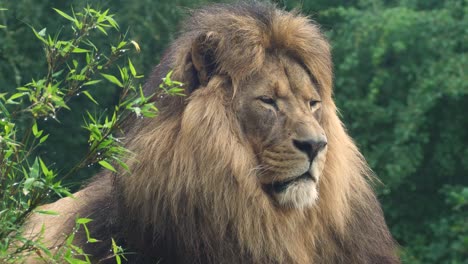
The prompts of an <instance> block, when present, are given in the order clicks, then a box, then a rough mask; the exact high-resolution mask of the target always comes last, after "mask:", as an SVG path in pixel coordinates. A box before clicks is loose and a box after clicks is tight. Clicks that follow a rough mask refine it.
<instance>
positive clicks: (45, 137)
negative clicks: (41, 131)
mask: <svg viewBox="0 0 468 264" xmlns="http://www.w3.org/2000/svg"><path fill="white" fill-rule="evenodd" d="M47 138H49V134H47V135H45V136H43V137H41V139H39V143H41V144H42V143H44V142H45V141H46V140H47Z"/></svg>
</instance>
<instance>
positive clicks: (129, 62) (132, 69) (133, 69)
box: [128, 58, 137, 77]
mask: <svg viewBox="0 0 468 264" xmlns="http://www.w3.org/2000/svg"><path fill="white" fill-rule="evenodd" d="M128 67H129V68H130V72H131V73H132V75H133V77H136V76H137V72H136V70H135V67H133V64H132V61H131V60H130V58H129V59H128Z"/></svg>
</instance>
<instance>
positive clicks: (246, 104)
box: [234, 55, 327, 208]
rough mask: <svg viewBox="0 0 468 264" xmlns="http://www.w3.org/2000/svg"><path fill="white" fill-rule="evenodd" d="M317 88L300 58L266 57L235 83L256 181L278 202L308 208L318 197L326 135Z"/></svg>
mask: <svg viewBox="0 0 468 264" xmlns="http://www.w3.org/2000/svg"><path fill="white" fill-rule="evenodd" d="M316 89H317V87H316V85H315V84H314V83H313V82H312V79H311V76H310V74H309V73H308V71H307V70H306V69H305V68H304V67H303V66H302V65H301V64H300V63H298V62H297V61H295V60H293V59H291V58H290V57H288V56H285V55H281V56H269V57H268V58H267V59H266V62H265V65H264V67H263V69H262V70H261V72H260V73H259V74H257V75H255V76H254V77H253V78H250V79H249V80H246V81H244V82H242V83H240V84H239V87H238V94H237V95H236V97H235V99H234V107H235V111H236V113H237V115H238V119H239V122H240V123H241V126H242V129H243V132H244V134H245V137H246V138H247V140H248V141H249V142H250V144H251V146H252V148H253V151H254V152H255V154H256V157H257V162H258V167H257V168H258V173H257V175H258V180H259V184H260V185H261V188H262V189H263V190H264V192H265V193H266V195H269V196H270V197H271V198H272V199H273V200H274V201H275V202H276V203H277V204H278V205H279V206H281V207H289V208H305V207H310V206H312V205H313V204H314V203H315V201H316V199H317V197H318V190H317V186H318V181H319V180H320V176H321V173H322V170H323V167H324V164H325V156H326V151H327V146H326V145H327V138H326V135H325V132H324V130H323V129H322V127H321V125H320V121H321V114H322V110H321V107H322V105H321V98H320V95H319V93H318V92H317V90H316Z"/></svg>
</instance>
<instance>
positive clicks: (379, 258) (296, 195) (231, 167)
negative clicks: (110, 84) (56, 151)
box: [26, 2, 400, 264]
mask: <svg viewBox="0 0 468 264" xmlns="http://www.w3.org/2000/svg"><path fill="white" fill-rule="evenodd" d="M171 69H172V70H173V74H172V78H173V79H176V80H179V81H181V82H183V83H184V91H185V94H186V96H185V97H177V96H167V95H164V94H159V95H157V96H156V97H155V99H154V100H155V103H156V105H157V106H158V108H159V111H160V112H159V115H158V117H156V118H152V119H137V118H135V119H134V120H131V121H129V123H130V125H129V126H130V127H129V129H128V133H127V135H126V138H127V139H126V143H125V145H126V147H127V148H128V149H129V150H130V151H131V153H132V155H130V157H129V158H128V160H127V164H128V166H129V168H130V170H129V172H128V173H126V172H121V173H111V172H104V173H102V174H100V175H98V176H96V177H95V178H94V180H93V181H92V182H91V183H90V184H89V185H88V186H87V187H86V188H85V189H83V190H81V191H79V192H77V193H76V194H75V195H74V196H75V198H74V199H72V198H64V199H61V200H59V201H57V202H55V203H53V204H49V205H45V206H44V207H43V208H42V209H44V210H55V211H59V212H61V214H60V216H40V215H33V216H31V217H30V219H29V221H28V223H27V225H26V231H27V232H30V233H31V234H37V233H38V230H39V229H40V227H41V226H42V225H44V226H45V234H44V239H43V241H45V243H46V244H47V245H48V246H50V247H51V248H52V247H57V246H60V245H61V243H63V239H64V238H63V237H64V234H67V233H69V232H71V231H72V230H73V227H74V219H75V218H76V217H78V216H80V217H89V218H92V219H94V221H93V222H91V223H89V224H88V227H89V230H90V233H91V235H92V236H93V237H96V238H98V239H100V240H101V242H100V243H93V244H89V243H86V239H85V236H84V235H81V236H80V235H79V234H80V232H78V234H77V237H76V238H75V244H77V245H78V246H81V247H82V248H84V249H85V252H87V253H89V254H90V257H91V259H92V261H93V262H95V263H104V262H106V263H113V259H112V256H111V254H110V252H109V249H110V248H111V245H110V239H111V238H113V239H115V240H116V241H117V243H118V244H120V245H122V246H123V247H125V248H126V249H127V251H128V252H131V253H132V254H129V255H128V256H127V258H128V261H129V262H130V263H156V262H157V263H300V264H302V263H369V264H370V263H400V260H399V257H398V254H397V250H398V247H397V245H396V243H395V241H394V240H393V239H392V236H391V234H390V232H389V230H388V227H387V225H386V223H385V220H384V217H383V213H382V210H381V208H380V205H379V203H378V201H377V199H376V197H375V194H374V193H373V191H372V188H371V187H370V182H372V179H373V176H372V172H371V170H370V169H369V168H368V165H367V164H366V162H365V159H364V158H363V156H362V155H361V154H360V152H359V150H358V148H357V147H356V145H355V144H354V143H353V141H352V139H351V138H350V137H349V136H348V134H347V133H346V130H345V128H344V125H343V124H342V122H341V121H340V119H339V117H338V115H337V108H336V105H335V103H334V101H333V97H332V62H331V55H330V46H329V44H328V42H327V40H326V39H325V37H324V36H323V34H322V33H321V31H320V29H319V26H318V25H317V24H315V23H314V22H313V21H311V20H310V19H309V18H307V17H305V16H302V15H301V14H299V13H298V12H287V11H284V10H280V9H278V8H276V7H275V6H274V5H273V4H268V3H258V2H250V3H239V4H218V5H212V6H209V7H206V8H203V9H200V10H196V11H193V12H192V13H191V16H190V18H189V19H188V21H187V22H186V24H185V29H184V31H183V32H182V33H181V35H180V37H179V38H178V39H177V40H175V41H174V43H173V44H172V45H171V46H170V47H169V49H168V51H167V52H166V54H165V55H164V58H163V60H162V61H161V63H160V64H159V65H158V66H157V67H156V68H155V70H154V71H153V73H152V74H151V76H150V78H149V80H148V81H147V83H146V84H145V86H144V90H145V92H146V93H147V94H152V93H154V91H155V90H156V87H158V86H159V84H160V83H161V79H162V77H163V76H165V74H166V73H167V72H168V71H170V70H171Z"/></svg>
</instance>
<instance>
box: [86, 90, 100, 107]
mask: <svg viewBox="0 0 468 264" xmlns="http://www.w3.org/2000/svg"><path fill="white" fill-rule="evenodd" d="M83 94H84V95H86V97H88V98H89V100H91V101H93V103H95V104H97V105H99V103H98V102H97V101H96V100H94V98H93V97H92V96H91V94H90V93H89V92H88V91H83Z"/></svg>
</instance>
